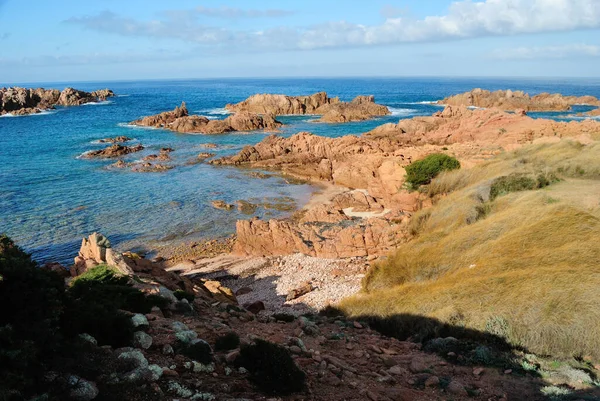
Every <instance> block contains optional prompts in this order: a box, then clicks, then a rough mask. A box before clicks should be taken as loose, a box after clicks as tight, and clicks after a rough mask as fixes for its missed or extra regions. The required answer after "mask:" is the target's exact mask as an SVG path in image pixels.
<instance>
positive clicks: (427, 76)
mask: <svg viewBox="0 0 600 401" xmlns="http://www.w3.org/2000/svg"><path fill="white" fill-rule="evenodd" d="M432 78H433V79H506V80H600V76H596V77H574V76H516V75H515V76H510V75H509V76H506V75H504V76H502V75H497V76H494V75H489V76H487V75H372V76H370V75H356V76H350V75H349V76H325V75H324V76H272V77H265V76H263V77H261V76H256V77H244V76H232V77H204V78H198V77H195V78H192V77H190V78H143V79H131V78H124V79H92V80H73V81H63V80H60V81H14V82H12V83H9V82H1V83H0V87H11V86H12V87H14V86H19V85H34V84H35V85H39V84H66V83H73V84H78V83H81V84H93V83H111V82H114V83H125V82H157V81H218V80H286V79H293V80H298V79H340V80H342V79H432Z"/></svg>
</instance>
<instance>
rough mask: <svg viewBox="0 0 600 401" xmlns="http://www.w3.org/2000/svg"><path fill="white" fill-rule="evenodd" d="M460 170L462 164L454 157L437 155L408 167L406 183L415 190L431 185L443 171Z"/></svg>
mask: <svg viewBox="0 0 600 401" xmlns="http://www.w3.org/2000/svg"><path fill="white" fill-rule="evenodd" d="M459 168H460V163H459V161H458V160H456V159H455V158H454V157H452V156H448V155H445V154H443V153H436V154H433V155H429V156H427V157H425V158H424V159H421V160H417V161H415V162H413V163H411V164H409V165H408V166H406V167H405V169H406V182H407V183H409V184H410V185H411V186H412V187H413V188H418V187H419V186H421V185H425V184H429V183H430V182H431V180H432V179H433V178H435V177H437V176H438V175H439V174H440V173H441V172H442V171H449V170H456V169H459Z"/></svg>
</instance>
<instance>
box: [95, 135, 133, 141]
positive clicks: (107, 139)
mask: <svg viewBox="0 0 600 401" xmlns="http://www.w3.org/2000/svg"><path fill="white" fill-rule="evenodd" d="M131 140H132V139H131V138H129V137H127V136H123V135H122V136H117V137H114V138H104V139H100V140H98V142H100V143H124V142H129V141H131Z"/></svg>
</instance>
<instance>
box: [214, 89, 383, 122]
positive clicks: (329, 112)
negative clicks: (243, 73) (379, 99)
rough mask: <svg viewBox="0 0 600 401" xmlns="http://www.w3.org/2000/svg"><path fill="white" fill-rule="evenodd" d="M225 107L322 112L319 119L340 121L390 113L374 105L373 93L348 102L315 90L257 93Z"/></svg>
mask: <svg viewBox="0 0 600 401" xmlns="http://www.w3.org/2000/svg"><path fill="white" fill-rule="evenodd" d="M225 108H226V109H227V110H229V111H232V112H242V111H243V112H251V113H257V114H272V115H276V116H277V115H288V114H317V115H322V117H321V118H320V119H319V121H321V122H330V123H343V122H348V121H362V120H367V119H369V118H373V117H376V116H385V115H388V114H390V111H389V110H388V108H387V107H385V106H382V105H379V104H376V103H375V97H373V96H357V97H356V98H355V99H354V100H352V101H351V102H349V103H346V102H341V101H340V100H339V98H337V97H336V98H329V97H328V96H327V93H325V92H319V93H315V94H314V95H311V96H286V95H271V94H258V95H253V96H251V97H249V98H248V99H246V100H244V101H243V102H240V103H237V104H228V105H227V106H225Z"/></svg>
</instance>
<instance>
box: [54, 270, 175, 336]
mask: <svg viewBox="0 0 600 401" xmlns="http://www.w3.org/2000/svg"><path fill="white" fill-rule="evenodd" d="M67 294H68V307H67V310H66V313H65V316H64V319H63V327H64V330H65V333H66V334H67V335H69V336H75V335H77V334H79V333H88V334H90V335H91V336H93V337H95V338H96V340H98V344H100V345H106V344H107V345H113V346H115V347H119V346H126V345H129V344H130V342H131V337H132V335H133V331H134V330H133V326H132V323H131V320H130V319H129V317H128V316H127V315H126V314H124V313H123V312H121V310H126V311H130V312H135V313H149V312H150V310H151V309H152V307H153V306H154V305H157V304H158V305H157V306H159V307H160V306H164V301H162V299H160V297H151V296H146V295H145V294H144V293H143V292H141V291H140V290H138V289H136V288H133V287H132V286H131V285H130V284H129V278H128V277H127V276H123V275H121V274H119V273H118V272H116V271H115V270H114V269H112V268H111V267H109V266H106V265H99V266H96V267H94V268H92V269H90V270H88V271H86V272H85V273H84V274H82V275H81V276H79V277H78V278H77V279H75V280H73V283H72V285H71V287H70V288H69V290H68V292H67Z"/></svg>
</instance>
